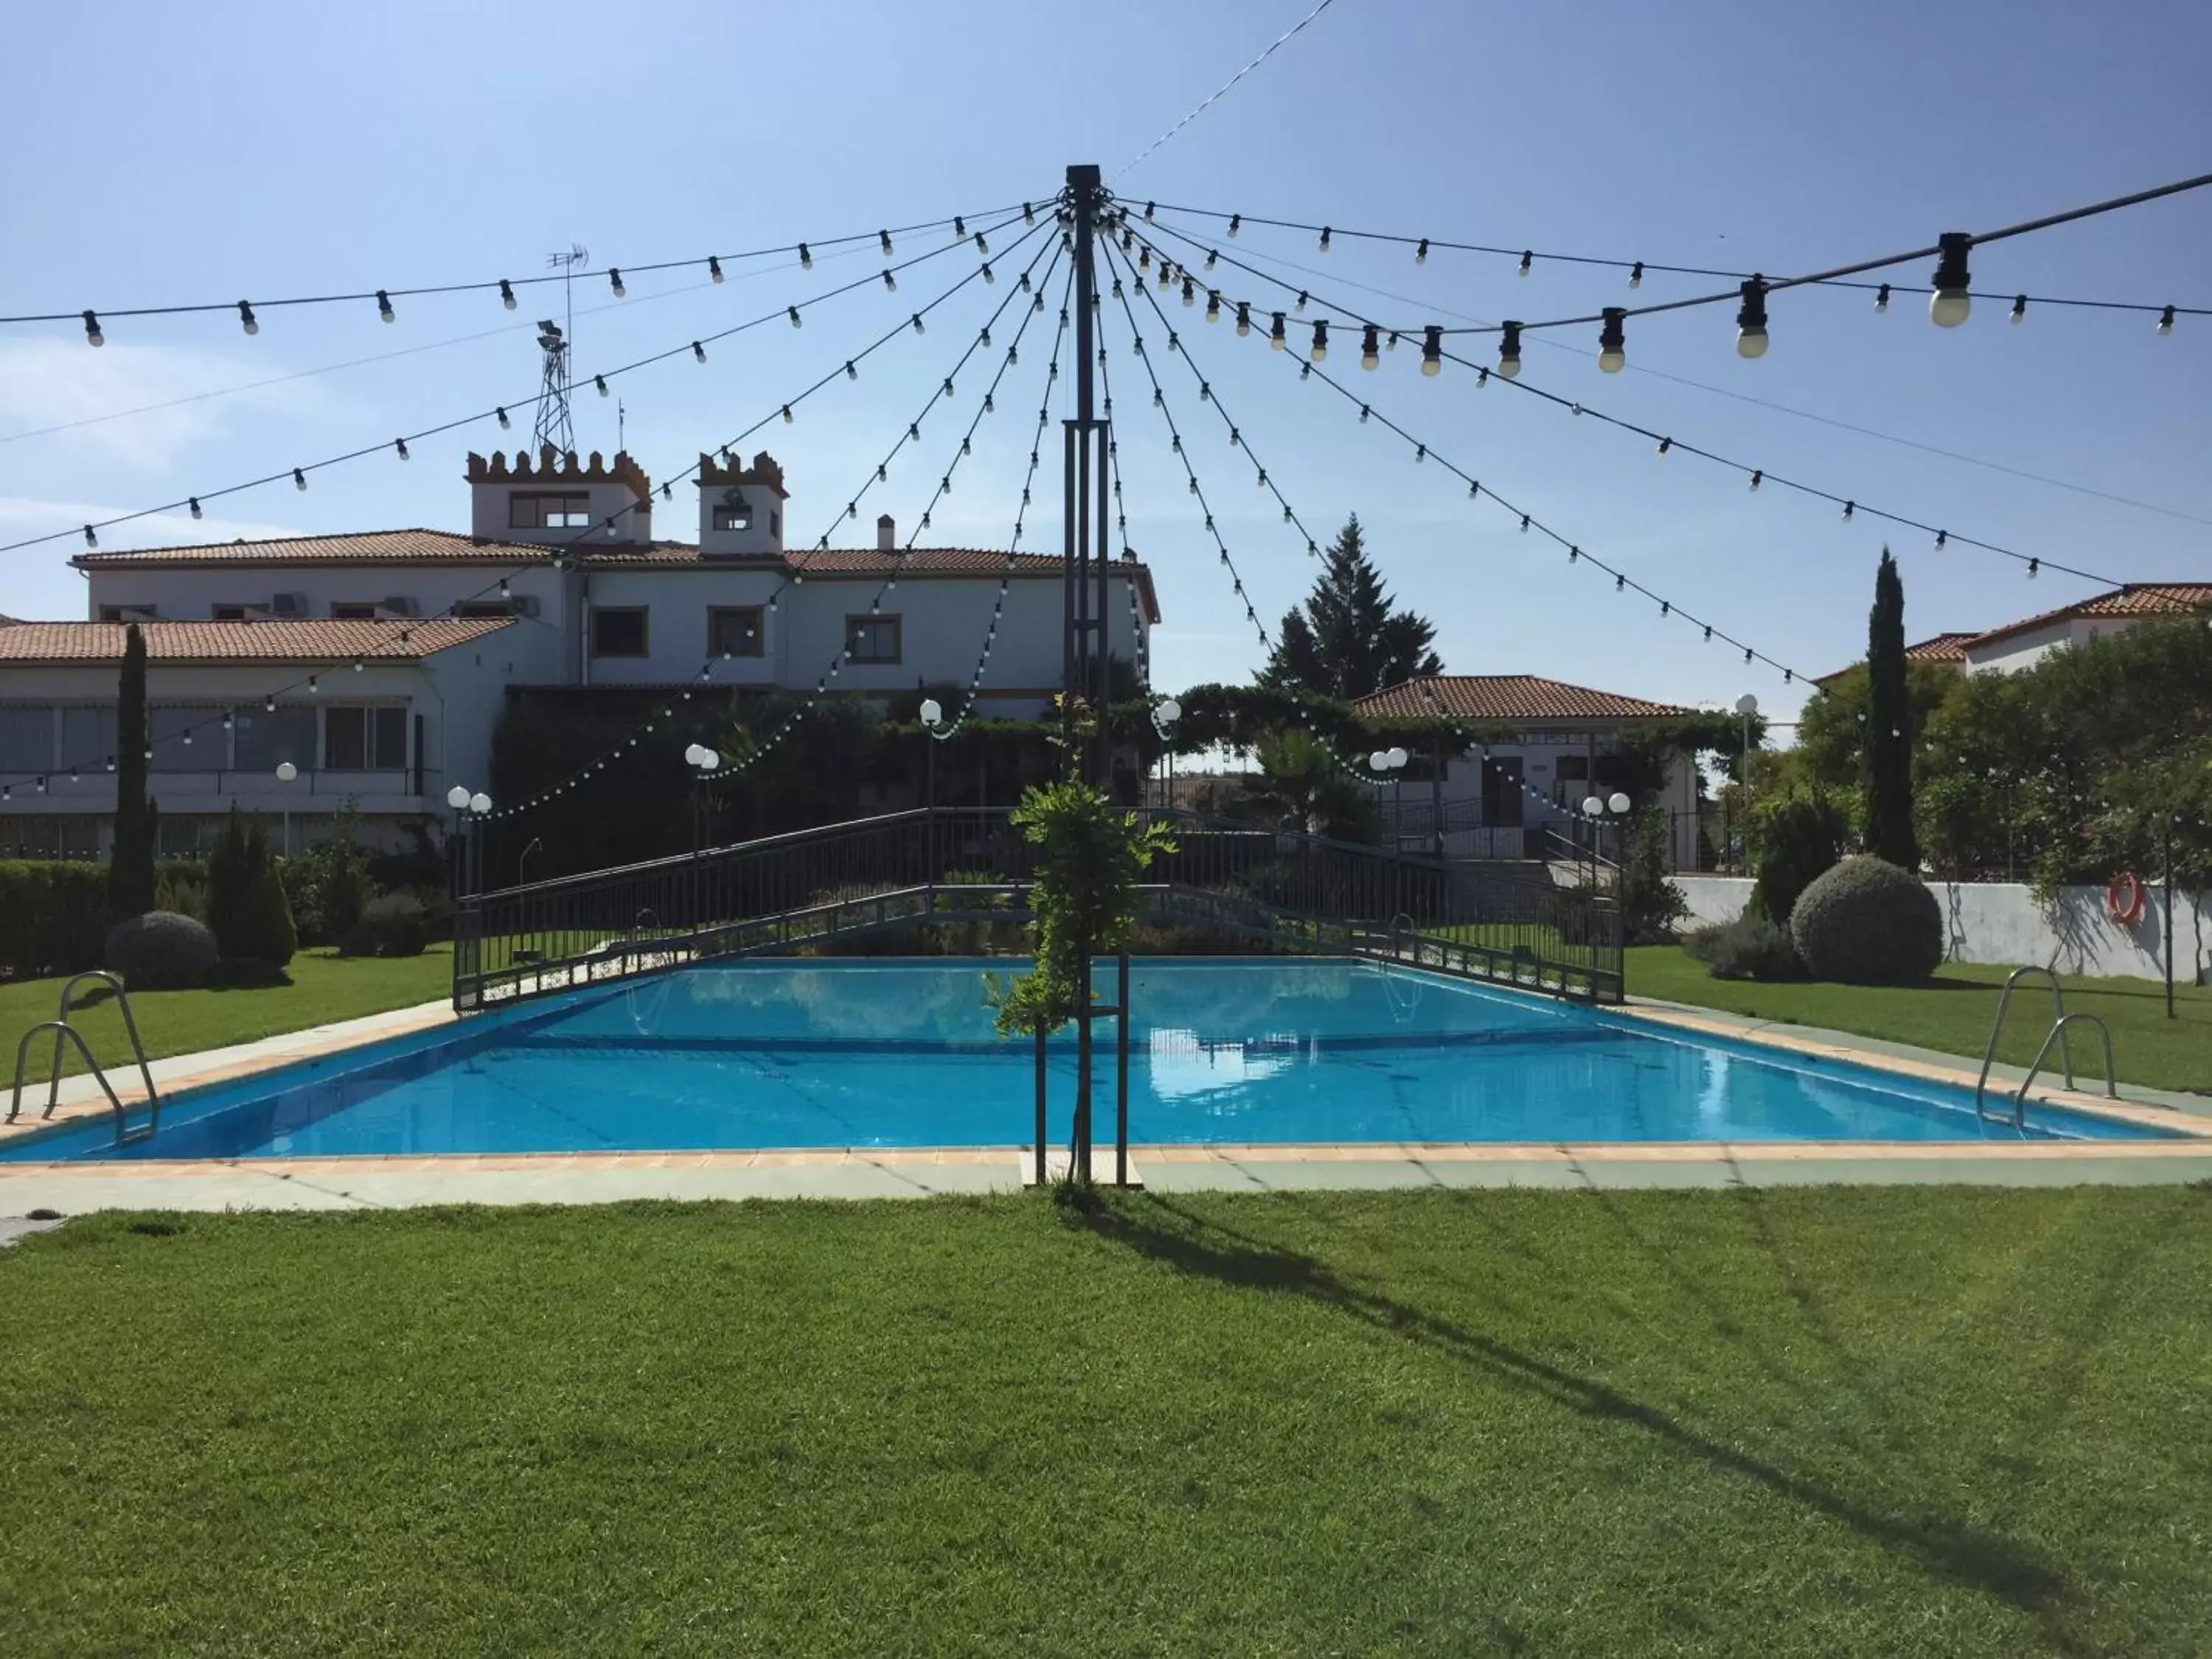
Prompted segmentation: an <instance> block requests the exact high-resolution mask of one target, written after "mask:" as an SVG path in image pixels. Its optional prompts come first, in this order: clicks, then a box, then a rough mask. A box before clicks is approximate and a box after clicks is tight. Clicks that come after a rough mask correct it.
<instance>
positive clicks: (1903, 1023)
mask: <svg viewBox="0 0 2212 1659" xmlns="http://www.w3.org/2000/svg"><path fill="white" fill-rule="evenodd" d="M2010 971H2011V969H2009V968H2008V967H2005V966H2003V965H2002V964H1996V965H1984V964H1981V963H1964V962H1957V963H1945V964H1944V965H1943V967H1942V970H1941V971H1940V972H1939V973H1938V974H1937V975H1936V978H1935V979H1934V981H1932V982H1930V983H1929V984H1927V985H1917V986H1884V985H1802V984H1801V985H1759V984H1753V983H1751V982H1750V981H1744V980H1725V979H1715V978H1713V977H1712V976H1711V975H1710V974H1708V973H1707V972H1706V971H1705V964H1704V963H1701V962H1699V961H1696V960H1695V959H1694V958H1692V957H1691V956H1690V954H1689V953H1688V952H1687V951H1684V950H1682V949H1681V948H1680V946H1679V945H1638V946H1635V947H1632V949H1631V950H1630V951H1629V952H1628V992H1629V994H1630V995H1631V996H1639V997H1659V998H1662V999H1664V1000H1667V1001H1669V1002H1692V1003H1696V1004H1698V1005H1699V1006H1701V1007H1705V1008H1720V1009H1724V1010H1726V1011H1727V1012H1730V1013H1736V1014H1749V1015H1754V1016H1756V1017H1757V1018H1761V1019H1778V1020H1786V1021H1788V1022H1790V1023H1791V1024H1800V1025H1821V1026H1826V1028H1828V1029H1829V1030H1833V1031H1850V1032H1854V1033H1856V1034H1857V1035H1859V1036H1875V1037H1885V1038H1887V1039H1888V1040H1889V1041H1890V1042H1910V1043H1915V1044H1917V1045H1918V1046H1920V1047H1922V1048H1940V1049H1943V1050H1945V1051H1946V1052H1948V1053H1950V1054H1963V1055H1965V1056H1966V1058H1968V1059H1969V1060H1972V1061H1973V1062H1974V1063H1975V1064H1976V1065H1979V1064H1980V1063H1981V1058H1982V1049H1983V1047H1984V1044H1986V1043H1987V1042H1989V1040H1990V1020H1992V1019H1994V1018H1996V1011H1997V995H1998V993H1999V991H2000V990H2001V989H2002V987H2003V985H2004V978H2005V975H2006V974H2008V973H2009V972H2010ZM2060 982H2061V983H2062V984H2063V985H2064V986H2065V987H2066V1011H2067V1012H2069V1013H2075V1012H2081V1013H2091V1014H2095V1015H2097V1016H2098V1017H2099V1018H2101V1019H2103V1020H2104V1021H2105V1023H2106V1024H2107V1025H2109V1026H2111V1027H2112V1057H2113V1059H2114V1060H2115V1061H2116V1062H2117V1064H2118V1068H2119V1073H2120V1078H2121V1080H2122V1081H2123V1082H2127V1083H2142V1084H2147V1085H2149V1086H2150V1087H2152V1088H2154V1089H2194V1090H2197V1091H2203V1092H2212V987H2204V986H2190V985H2178V986H2176V987H2174V1012H2175V1014H2176V1016H2177V1018H2173V1019H2171V1020H2169V1019H2167V1018H2166V987H2164V986H2163V985H2161V984H2160V983H2159V982H2158V981H2154V980H2148V979H2067V978H2063V976H2062V979H2061V981H2060ZM2050 1030H2051V989H2050V987H2048V986H2047V985H2045V984H2043V983H2041V982H2040V981H2033V982H2030V981H2022V983H2021V988H2020V989H2019V990H2018V991H2017V992H2016V993H2015V994H2014V996H2013V1006H2012V1008H2011V1011H2010V1012H2008V1014H2007V1015H2006V1016H2005V1032H2004V1038H2003V1041H2002V1042H1999V1043H1998V1044H1997V1058H1998V1059H1999V1060H2009V1061H2010V1062H2011V1063H2012V1064H2014V1065H2015V1066H2026V1065H2027V1064H2028V1063H2029V1062H2030V1061H2031V1060H2033V1059H2034V1058H2035V1051H2036V1049H2037V1048H2039V1047H2041V1046H2042V1043H2043V1039H2044V1037H2045V1035H2046V1034H2047V1033H2048V1032H2049V1031H2050ZM2072 1036H2073V1048H2074V1064H2075V1076H2076V1077H2077V1078H2078V1077H2083V1076H2087V1077H2102V1076H2103V1075H2104V1064H2105V1062H2104V1054H2103V1051H2102V1050H2101V1048H2100V1047H2099V1046H2098V1042H2097V1034H2096V1033H2095V1032H2094V1031H2093V1030H2087V1029H2086V1028H2081V1027H2076V1028H2075V1030H2073V1032H2072Z"/></svg>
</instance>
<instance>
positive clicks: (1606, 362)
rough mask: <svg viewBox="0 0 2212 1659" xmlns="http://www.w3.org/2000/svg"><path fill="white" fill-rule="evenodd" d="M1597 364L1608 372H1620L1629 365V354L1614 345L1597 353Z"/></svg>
mask: <svg viewBox="0 0 2212 1659" xmlns="http://www.w3.org/2000/svg"><path fill="white" fill-rule="evenodd" d="M1597 366H1598V367H1599V368H1601V369H1602V370H1604V371H1605V372H1606V373H1607V374H1620V371H1621V370H1622V369H1624V368H1627V367H1628V354H1627V353H1626V351H1623V350H1622V349H1620V347H1619V346H1613V347H1610V348H1608V349H1606V350H1604V351H1601V352H1599V353H1598V354H1597Z"/></svg>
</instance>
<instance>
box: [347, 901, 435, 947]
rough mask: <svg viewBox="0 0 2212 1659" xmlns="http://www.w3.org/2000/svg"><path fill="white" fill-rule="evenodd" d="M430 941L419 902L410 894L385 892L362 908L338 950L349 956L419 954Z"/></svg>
mask: <svg viewBox="0 0 2212 1659" xmlns="http://www.w3.org/2000/svg"><path fill="white" fill-rule="evenodd" d="M429 940H430V932H429V927H428V924H427V923H426V922H425V921H424V919H423V910H422V900H420V899H418V898H416V896H414V895H413V894H412V893H386V894H385V895H383V896H381V897H380V898H373V899H371V900H370V901H369V902H368V903H367V904H366V905H364V906H362V912H361V920H360V921H356V923H354V925H353V927H352V930H351V931H350V932H349V933H347V935H346V939H345V943H344V944H343V945H342V946H341V947H340V953H341V954H342V955H344V956H349V957H419V956H421V955H422V951H423V948H424V946H426V945H428V943H429Z"/></svg>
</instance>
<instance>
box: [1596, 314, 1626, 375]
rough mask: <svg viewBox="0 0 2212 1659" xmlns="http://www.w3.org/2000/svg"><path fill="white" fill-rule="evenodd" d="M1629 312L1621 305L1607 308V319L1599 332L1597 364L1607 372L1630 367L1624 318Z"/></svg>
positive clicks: (1617, 372) (1616, 372)
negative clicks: (1623, 324)
mask: <svg viewBox="0 0 2212 1659" xmlns="http://www.w3.org/2000/svg"><path fill="white" fill-rule="evenodd" d="M1627 315H1628V313H1626V311H1624V310H1622V309H1621V308H1620V307H1619V306H1607V307H1606V308H1605V321H1604V323H1603V324H1602V325H1600V327H1599V329H1598V334H1597V366H1598V367H1599V368H1601V369H1602V370H1604V371H1605V373H1607V374H1620V371H1621V370H1622V369H1624V368H1627V367H1628V349H1627V344H1626V339H1625V335H1626V330H1625V329H1624V328H1623V326H1622V319H1624V318H1626V316H1627Z"/></svg>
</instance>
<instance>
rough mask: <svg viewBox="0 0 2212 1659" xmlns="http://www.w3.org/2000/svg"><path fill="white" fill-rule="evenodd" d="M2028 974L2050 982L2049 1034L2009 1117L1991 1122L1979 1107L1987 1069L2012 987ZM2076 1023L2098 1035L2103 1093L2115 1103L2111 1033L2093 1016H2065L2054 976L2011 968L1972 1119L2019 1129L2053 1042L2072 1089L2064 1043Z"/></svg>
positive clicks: (1976, 1084)
mask: <svg viewBox="0 0 2212 1659" xmlns="http://www.w3.org/2000/svg"><path fill="white" fill-rule="evenodd" d="M2030 974H2038V975H2041V976H2042V977H2043V978H2045V979H2047V980H2049V981H2051V1030H2050V1032H2049V1033H2048V1035H2046V1036H2045V1037H2044V1039H2043V1046H2042V1047H2041V1048H2039V1049H2037V1050H2036V1051H2035V1064H2034V1065H2033V1066H2029V1067H2028V1068H2027V1077H2026V1078H2024V1079H2021V1085H2020V1088H2019V1090H2018V1091H2017V1092H2016V1093H2015V1095H2014V1096H2013V1103H2012V1114H2011V1116H2010V1118H2009V1120H2008V1119H2006V1118H2005V1117H2002V1116H1998V1117H1996V1118H1992V1117H1991V1116H1990V1113H1989V1112H1987V1111H1985V1110H1984V1109H1983V1106H1982V1097H1983V1095H1984V1093H1985V1092H1986V1091H1987V1090H1988V1088H1989V1084H1990V1064H1991V1063H1992V1062H1993V1061H1994V1060H1996V1053H1997V1038H1998V1037H1999V1036H2002V1034H2003V1031H2004V1017H2005V1010H2006V1009H2007V1008H2008V1007H2009V1006H2011V1003H2012V991H2013V987H2014V986H2015V985H2016V984H2018V983H2019V982H2020V981H2021V978H2022V977H2023V976H2024V975H2030ZM2077 1020H2087V1022H2088V1023H2089V1024H2092V1025H2093V1026H2095V1027H2096V1028H2097V1032H2098V1035H2099V1036H2100V1037H2101V1038H2102V1039H2103V1041H2104V1046H2105V1093H2106V1095H2107V1096H2108V1097H2110V1098H2112V1099H2114V1100H2118V1098H2119V1097H2120V1091H2119V1088H2118V1084H2117V1083H2116V1081H2115V1080H2114V1079H2113V1076H2112V1030H2111V1029H2110V1028H2109V1027H2107V1026H2106V1024H2105V1022H2104V1021H2103V1020H2101V1019H2100V1018H2098V1017H2097V1016H2096V1015H2094V1014H2087V1013H2082V1014H2069V1013H2068V1012H2066V994H2065V992H2064V991H2063V990H2062V989H2060V988H2059V984H2058V975H2056V974H2054V973H2052V972H2051V969H2048V968H2038V967H2034V966H2033V965H2031V966H2029V967H2026V968H2015V969H2013V970H2012V972H2010V973H2009V974H2007V975H2005V982H2004V990H2003V992H2002V994H2000V995H1999V996H1998V998H1997V1012H1996V1018H1995V1019H1993V1020H1991V1021H1990V1041H1989V1046H1988V1047H1986V1048H1984V1049H1983V1050H1982V1074H1981V1076H1980V1077H1978V1078H1977V1079H1975V1081H1974V1114H1975V1115H1976V1116H1978V1117H1979V1118H1982V1119H1983V1120H1984V1121H1995V1122H1999V1123H2002V1122H2005V1121H2010V1123H2011V1124H2012V1127H2014V1128H2015V1129H2017V1128H2020V1127H2023V1125H2024V1124H2025V1123H2026V1121H2027V1091H2028V1085H2030V1084H2032V1083H2033V1082H2034V1081H2035V1074H2036V1073H2038V1072H2039V1071H2041V1070H2042V1069H2043V1062H2044V1061H2045V1060H2048V1059H2050V1058H2051V1044H2052V1043H2053V1042H2056V1043H2057V1045H2058V1056H2059V1062H2060V1064H2061V1066H2063V1069H2064V1072H2065V1075H2066V1086H2067V1087H2068V1088H2069V1089H2071V1088H2073V1087H2074V1086H2075V1085H2074V1052H2073V1049H2072V1048H2070V1047H2069V1044H2068V1042H2067V1039H2066V1031H2067V1028H2068V1027H2069V1026H2070V1025H2072V1024H2074V1023H2075V1021H2077Z"/></svg>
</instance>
